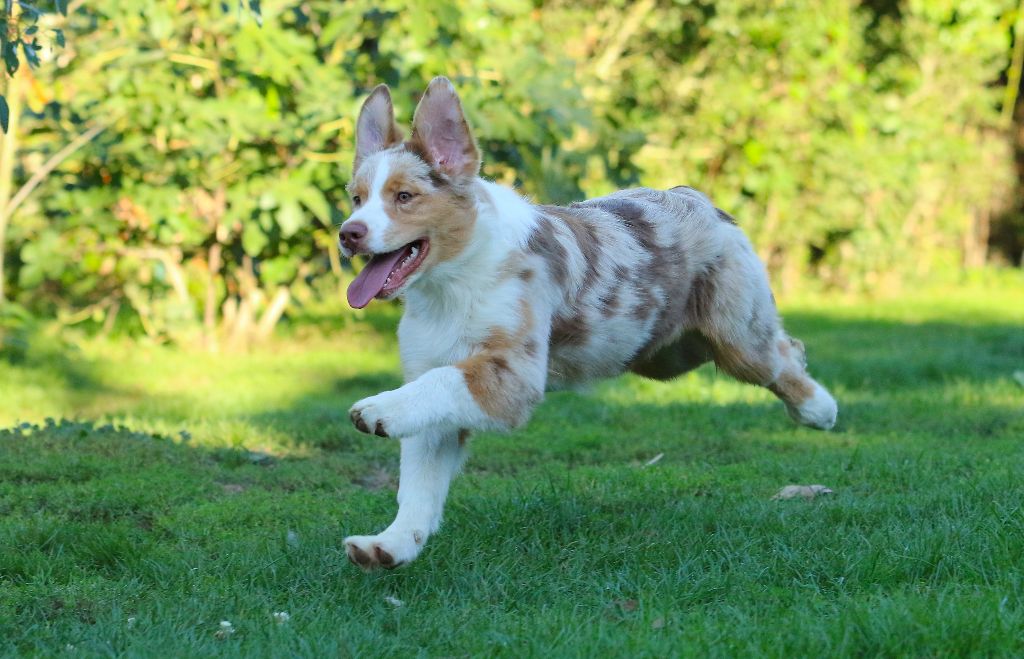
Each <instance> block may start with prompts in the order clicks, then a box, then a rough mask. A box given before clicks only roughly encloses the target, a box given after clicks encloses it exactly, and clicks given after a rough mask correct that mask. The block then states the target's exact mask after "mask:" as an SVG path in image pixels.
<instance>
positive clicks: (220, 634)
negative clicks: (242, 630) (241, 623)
mask: <svg viewBox="0 0 1024 659" xmlns="http://www.w3.org/2000/svg"><path fill="white" fill-rule="evenodd" d="M234 633H235V626H234V625H232V624H231V621H230V620H221V621H220V629H218V630H217V633H216V634H214V636H216V637H217V638H227V637H228V636H231V635H232V634H234Z"/></svg>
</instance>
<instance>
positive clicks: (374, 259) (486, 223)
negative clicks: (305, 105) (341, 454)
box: [339, 77, 837, 569]
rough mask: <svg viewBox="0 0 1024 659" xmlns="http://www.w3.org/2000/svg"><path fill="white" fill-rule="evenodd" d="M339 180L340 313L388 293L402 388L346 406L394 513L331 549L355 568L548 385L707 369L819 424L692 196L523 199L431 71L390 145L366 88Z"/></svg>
mask: <svg viewBox="0 0 1024 659" xmlns="http://www.w3.org/2000/svg"><path fill="white" fill-rule="evenodd" d="M352 169H353V175H352V179H351V182H350V183H349V186H348V190H349V193H350V195H351V199H352V208H353V212H352V215H351V216H350V217H349V218H348V220H346V221H345V223H344V224H342V226H341V229H340V235H339V238H340V243H341V250H342V252H343V254H344V255H345V256H347V257H352V256H354V255H357V254H359V255H363V256H365V257H366V258H367V262H366V265H365V266H364V267H363V269H362V271H361V272H360V273H359V275H358V276H357V277H356V278H355V279H354V280H353V281H352V283H351V285H350V286H349V288H348V301H349V304H351V305H352V306H353V307H356V308H362V307H365V306H366V305H367V304H369V303H370V301H371V300H373V299H375V298H376V299H379V300H390V299H393V298H396V297H401V298H403V299H404V307H405V310H404V315H403V316H402V320H401V323H400V324H399V327H398V338H399V343H400V352H401V359H402V368H403V371H404V375H405V384H404V385H403V386H401V387H399V388H398V389H395V390H393V391H385V392H383V393H380V394H377V395H376V396H371V397H369V398H365V399H363V400H360V401H359V402H357V403H356V404H355V405H353V406H352V408H351V410H350V412H349V413H350V416H351V419H352V422H353V423H354V424H355V426H356V428H358V429H359V430H360V431H362V432H364V433H370V434H374V435H378V436H380V437H393V438H395V439H397V440H399V441H400V442H401V468H400V480H399V488H398V514H397V516H396V518H395V521H394V522H393V523H392V524H391V525H390V526H389V527H388V528H387V529H385V530H384V531H382V532H381V533H379V534H378V535H365V536H364V535H358V536H351V537H348V538H346V539H345V544H346V550H347V553H348V557H349V559H350V560H351V561H352V562H353V563H355V564H356V565H359V566H360V567H362V568H364V569H372V568H376V567H384V568H393V567H397V566H399V565H403V564H405V563H408V562H409V561H412V560H413V559H414V558H416V556H418V555H419V553H420V551H421V550H422V549H423V546H424V543H425V542H426V541H427V538H428V537H429V536H430V535H431V534H432V533H434V532H435V531H437V529H438V526H439V525H440V523H441V514H442V510H443V507H444V501H445V498H446V496H447V494H448V486H449V483H450V482H451V480H452V478H453V477H454V476H455V475H456V473H457V472H458V471H459V469H460V466H461V464H462V461H463V458H464V455H465V443H466V439H467V437H468V436H469V433H470V432H471V431H473V430H502V431H507V430H511V429H513V428H517V427H519V426H521V425H523V424H524V423H526V421H527V419H529V417H530V413H531V411H532V410H533V408H534V407H535V406H536V405H537V404H538V403H540V402H541V400H542V399H543V397H544V392H545V390H547V389H551V388H561V387H565V386H569V385H574V384H578V383H583V382H587V381H591V380H594V379H597V378H606V377H611V376H614V375H618V374H620V373H623V372H624V371H631V372H633V373H637V374H639V375H641V376H645V377H649V378H655V379H659V380H664V379H669V378H673V377H675V376H677V375H679V374H681V373H685V372H687V371H689V370H691V369H694V368H696V367H698V366H700V365H701V364H703V363H705V362H708V361H714V362H715V364H717V365H718V367H719V368H720V369H721V370H723V371H725V372H726V373H728V374H730V375H731V376H733V377H734V378H736V379H738V380H741V381H743V382H749V383H751V384H756V385H760V386H762V387H765V388H767V389H768V390H769V391H771V392H772V393H773V394H775V395H776V396H777V397H778V398H780V399H781V400H782V402H783V403H784V404H785V407H786V410H787V411H788V412H789V415H790V416H791V417H792V418H793V419H795V420H796V421H797V422H798V423H801V424H804V425H807V426H811V427H814V428H821V429H828V428H831V427H832V425H833V424H834V423H835V420H836V414H837V406H836V402H835V400H834V399H833V398H832V396H831V395H830V394H829V393H828V391H826V390H825V388H824V387H822V386H821V385H820V384H818V383H817V382H816V381H815V380H814V379H812V378H811V376H810V375H808V374H807V370H806V361H805V358H804V347H803V344H802V343H801V342H800V341H798V340H796V339H794V338H792V337H790V336H789V335H787V334H786V333H785V332H784V331H783V329H782V326H781V324H780V321H779V317H778V313H777V311H776V309H775V300H774V298H773V296H772V293H771V290H770V288H769V285H768V278H767V276H766V273H765V269H764V267H763V266H762V264H761V262H760V261H759V260H758V258H757V256H756V255H755V253H754V250H753V248H752V247H751V245H750V242H749V241H748V240H747V238H746V236H745V235H744V234H743V232H742V231H741V230H740V228H739V227H738V226H737V225H736V222H735V221H734V220H733V218H732V217H731V216H730V215H729V214H727V213H726V212H724V211H722V210H719V209H718V208H716V207H715V206H714V205H713V204H712V203H711V202H710V201H709V200H708V198H707V197H706V196H704V195H703V194H701V193H700V192H698V191H696V190H694V189H692V188H689V187H686V186H679V187H675V188H672V189H670V190H665V191H663V190H652V189H648V188H637V189H631V190H623V191H620V192H616V193H614V194H610V195H608V196H606V197H600V198H597V199H590V200H587V201H582V202H578V203H574V204H571V205H569V206H543V205H535V204H533V203H531V202H530V201H528V200H526V199H524V198H523V197H522V196H520V195H519V194H518V193H516V192H515V191H514V190H512V189H510V188H507V187H504V186H501V185H498V184H496V183H492V182H490V181H486V180H484V179H482V178H480V177H479V172H480V151H479V149H478V148H477V145H476V142H475V140H474V138H473V134H472V132H471V131H470V127H469V124H468V123H467V122H466V118H465V116H464V114H463V111H462V105H461V103H460V101H459V97H458V95H457V94H456V92H455V89H454V87H453V86H452V84H451V82H449V81H448V79H446V78H443V77H439V78H435V79H434V80H433V81H432V82H431V83H430V85H429V86H428V87H427V90H426V92H425V93H424V94H423V97H422V99H421V100H420V103H419V105H418V107H417V108H416V112H415V114H414V117H413V122H412V134H411V136H410V137H409V138H408V139H404V138H403V135H402V131H401V130H400V129H399V128H398V126H397V125H396V124H395V119H394V109H393V106H392V102H391V95H390V92H389V91H388V88H387V87H386V86H384V85H381V86H379V87H377V88H376V89H374V90H373V92H372V93H371V94H370V96H369V97H368V98H367V100H366V102H365V103H364V104H363V107H362V110H361V112H360V114H359V119H358V121H357V124H356V152H355V159H354V163H353V167H352Z"/></svg>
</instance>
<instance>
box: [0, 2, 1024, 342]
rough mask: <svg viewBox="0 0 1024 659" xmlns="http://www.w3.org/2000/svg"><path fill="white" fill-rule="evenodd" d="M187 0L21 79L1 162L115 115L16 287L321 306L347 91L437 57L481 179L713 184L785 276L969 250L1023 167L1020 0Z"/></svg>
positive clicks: (101, 298)
mask: <svg viewBox="0 0 1024 659" xmlns="http://www.w3.org/2000/svg"><path fill="white" fill-rule="evenodd" d="M183 7H184V5H181V4H180V3H174V2H168V1H164V2H142V1H141V0H97V1H96V2H90V3H88V5H87V6H81V7H79V8H78V10H77V11H76V12H72V15H71V16H70V17H69V18H68V19H66V20H67V25H66V26H64V30H65V32H66V33H67V34H68V37H69V38H68V40H67V45H66V46H65V48H63V49H58V50H57V51H56V52H55V53H54V57H53V59H52V61H50V62H47V63H45V65H44V66H43V67H41V68H40V69H39V70H37V72H36V74H35V75H36V76H37V79H36V81H35V85H36V87H34V88H33V89H34V90H35V91H34V92H32V93H34V94H35V95H36V96H40V97H43V100H44V101H46V102H45V103H41V102H40V101H39V100H38V99H37V107H36V108H34V109H35V110H38V112H33V111H32V110H33V108H32V103H31V98H30V99H29V100H30V103H29V114H28V115H27V116H26V117H25V118H23V121H22V123H21V130H22V135H21V140H22V141H21V147H22V148H21V151H20V160H19V164H20V168H19V169H18V170H17V172H16V176H17V177H19V178H27V177H28V176H29V175H31V173H32V172H33V171H36V170H37V169H38V168H39V166H40V162H41V161H42V160H43V159H44V158H45V157H48V156H50V155H52V154H53V153H55V152H57V151H58V150H59V149H61V148H62V147H63V146H64V145H66V144H68V143H69V142H71V141H72V140H73V139H74V138H75V137H76V136H77V135H80V134H81V133H83V132H84V131H85V130H87V128H88V127H91V126H95V125H100V124H102V125H105V126H106V129H105V130H104V131H103V132H102V133H100V134H99V136H98V137H96V138H95V139H94V140H92V141H91V142H89V143H87V144H85V145H84V146H82V147H81V148H79V149H78V150H77V151H75V152H74V153H73V155H71V157H69V158H68V159H67V160H66V161H64V162H63V163H62V164H61V166H60V167H59V168H58V170H57V172H55V173H54V174H53V175H51V176H49V177H48V178H46V179H45V181H44V182H43V183H42V185H41V186H40V187H39V189H38V190H37V191H36V193H35V194H34V195H32V197H31V198H30V199H29V200H28V201H27V202H26V203H24V204H22V206H21V207H20V209H19V211H18V214H17V215H16V216H15V217H14V218H13V221H12V226H11V228H10V231H9V235H8V237H7V240H6V244H5V245H4V249H5V250H6V252H7V255H8V268H7V271H6V272H5V273H4V274H5V277H6V280H7V283H8V291H9V294H8V297H10V298H13V299H15V300H17V301H19V302H20V303H21V304H23V305H24V306H26V307H28V308H30V309H32V310H33V311H35V312H40V313H47V314H52V313H63V314H64V315H65V316H66V317H72V318H75V319H78V318H85V319H89V320H93V319H95V320H97V321H99V322H104V320H105V319H106V324H107V325H108V326H110V325H112V324H113V321H111V320H110V319H111V318H114V317H120V318H121V319H122V320H121V323H122V325H124V326H127V327H129V328H136V329H138V330H140V331H145V332H147V333H149V334H150V335H153V336H156V337H163V336H187V335H189V334H190V333H192V332H194V331H195V329H196V328H197V327H203V328H204V329H205V336H206V339H207V340H208V341H210V342H216V341H218V340H221V341H223V340H239V341H246V340H248V339H249V338H252V337H254V336H255V337H258V336H260V335H262V334H265V333H267V332H269V331H270V329H272V328H273V326H274V324H275V322H276V321H277V319H278V318H279V317H280V315H281V313H282V312H283V311H284V309H285V308H286V307H287V305H289V304H290V305H296V304H298V305H302V304H312V303H313V302H315V301H318V300H323V299H325V298H327V299H336V296H337V295H338V284H339V278H340V280H341V283H344V280H345V278H346V277H347V274H348V271H347V266H346V265H345V264H342V263H341V261H340V259H339V257H338V253H337V248H336V246H335V236H334V229H333V227H334V225H335V224H337V223H338V222H339V221H341V220H342V219H343V217H344V215H345V213H346V211H347V209H346V204H345V201H344V195H343V186H344V184H345V182H346V180H347V177H348V175H349V166H350V162H351V156H352V148H353V123H354V119H355V113H356V111H357V109H358V107H359V103H360V101H361V99H362V97H363V95H364V94H365V92H366V91H367V90H368V89H370V88H372V86H374V85H376V84H378V83H380V82H386V83H388V84H390V85H391V86H392V87H393V90H394V96H395V99H396V105H397V109H398V112H399V115H400V117H401V118H402V119H404V120H408V119H409V115H410V114H411V111H412V108H413V107H414V105H415V102H416V100H417V98H418V94H419V93H421V91H422V89H423V87H424V86H425V84H426V82H427V81H428V80H429V79H430V78H431V77H433V76H434V75H437V74H446V75H448V76H449V77H451V78H453V79H454V80H455V82H456V84H457V86H458V87H459V90H460V92H461V94H462V96H463V99H464V102H465V105H466V109H467V113H468V115H469V116H470V118H471V120H472V122H473V124H474V127H475V129H476V131H477V134H478V137H479V139H480V142H481V145H482V146H483V148H484V150H485V160H486V166H485V175H487V176H489V177H492V178H495V179H498V180H501V181H504V182H507V183H512V184H517V185H519V186H520V187H521V189H522V190H523V191H524V192H525V193H526V194H528V195H530V196H532V197H534V198H536V199H537V200H539V201H544V202H566V201H570V200H573V199H577V198H580V197H582V196H584V195H595V194H601V193H604V192H607V191H610V190H612V189H614V188H617V187H621V186H627V185H636V184H644V185H651V186H656V187H667V186H672V185H678V184H683V183H685V184H688V185H693V186H694V187H698V188H701V189H704V190H706V191H708V192H709V193H710V194H712V196H713V197H714V198H715V199H716V201H717V203H718V204H719V205H720V206H721V207H723V208H725V209H726V210H728V211H729V212H731V213H732V214H734V215H736V216H737V218H738V219H739V221H740V223H741V225H742V226H743V227H744V228H745V229H746V230H747V231H748V232H749V233H750V235H751V237H752V238H753V239H754V241H755V243H756V245H757V247H758V250H759V252H760V253H761V255H762V257H763V258H764V259H765V261H766V262H767V263H768V264H769V268H770V270H771V271H772V274H773V276H775V278H776V280H777V281H778V282H780V283H781V284H783V285H784V286H785V287H796V286H798V285H800V284H801V283H803V285H807V284H808V283H812V284H813V283H814V282H817V283H818V284H819V285H822V286H836V287H842V288H853V289H861V288H871V287H874V286H877V285H880V284H883V283H886V282H889V281H899V280H905V279H913V278H921V277H926V276H930V275H932V274H933V273H935V272H936V271H940V270H946V271H955V270H957V269H958V268H960V267H961V266H962V265H964V264H968V265H971V264H974V263H976V262H978V260H979V256H978V254H979V252H980V254H981V256H980V259H981V260H983V259H984V242H983V236H984V233H985V232H984V231H982V229H984V226H981V224H983V223H986V222H987V221H988V220H987V218H988V217H990V216H991V215H992V214H993V212H995V211H997V210H999V208H1000V204H1001V203H1003V202H1002V200H1003V199H1004V198H1005V197H1006V196H1007V194H1008V190H1009V188H1010V183H1011V180H1012V174H1013V172H1012V156H1011V154H1010V149H1009V145H1008V140H1007V139H1006V135H1005V133H1004V132H1003V131H1002V130H1001V129H1000V128H999V101H1000V98H1001V95H1002V93H1003V90H1002V87H1000V86H999V85H997V84H994V83H996V82H997V81H998V80H999V79H1000V76H1001V75H1002V74H1003V72H1004V71H1005V70H1006V68H1007V66H1008V61H1009V57H1010V38H1011V30H1010V25H1011V24H1012V21H1013V19H1014V18H1015V16H1016V14H1015V7H1014V6H1013V5H1012V3H1010V2H1009V1H1008V0H1007V1H1001V0H990V1H982V0H975V1H972V2H953V1H952V0H942V1H934V0H913V1H909V2H902V3H893V2H888V3H887V2H882V1H879V2H871V3H865V4H861V3H858V2H853V1H852V0H823V2H819V3H768V2H763V1H760V2H759V1H757V0H721V1H719V2H694V1H680V2H669V1H668V0H639V1H638V2H625V1H621V0H620V1H619V2H613V3H605V2H601V3H598V2H583V3H580V2H547V3H542V4H540V3H533V2H526V1H521V0H503V1H501V2H482V1H474V0H461V1H456V0H443V1H441V2H427V1H425V0H416V1H413V2H393V1H392V2H372V3H371V2H366V1H356V2H345V3H338V2H334V1H331V0H309V1H307V2H301V3H294V2H284V1H273V2H265V3H262V17H261V21H258V20H257V17H255V16H253V15H252V14H251V13H249V12H245V11H242V10H240V9H239V7H238V5H237V3H221V2H212V1H205V2H194V3H189V4H188V6H187V7H188V8H187V9H183ZM52 19H53V20H54V21H58V24H61V25H63V23H59V22H60V21H63V20H65V19H62V18H61V17H59V16H56V15H55V16H53V17H52ZM258 23H261V24H258ZM29 96H30V97H31V93H30V94H29ZM979 235H980V236H982V238H981V239H979V238H978V236H979ZM979 241H981V242H979ZM119 314H120V316H118V315H119Z"/></svg>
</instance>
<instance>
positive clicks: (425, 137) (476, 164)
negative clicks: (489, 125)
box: [410, 76, 480, 177]
mask: <svg viewBox="0 0 1024 659" xmlns="http://www.w3.org/2000/svg"><path fill="white" fill-rule="evenodd" d="M410 142H412V143H413V144H414V145H416V146H417V147H419V150H420V151H421V152H422V153H423V155H424V156H426V158H427V162H428V164H429V165H431V166H432V167H434V168H436V169H438V170H440V171H441V172H443V173H445V174H447V175H449V176H453V177H461V176H476V175H477V174H478V173H479V172H480V152H479V151H478V150H477V147H476V141H475V140H474V139H473V133H472V132H471V131H470V129H469V124H468V123H467V122H466V116H465V115H464V114H463V113H462V103H460V102H459V95H458V94H456V93H455V87H453V86H452V83H451V81H450V80H448V78H445V77H443V76H438V77H437V78H434V79H433V80H431V81H430V84H429V85H427V91H426V92H424V94H423V98H422V99H420V104H419V105H418V106H416V114H415V115H413V120H412V137H411V138H410Z"/></svg>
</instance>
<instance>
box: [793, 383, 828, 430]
mask: <svg viewBox="0 0 1024 659" xmlns="http://www.w3.org/2000/svg"><path fill="white" fill-rule="evenodd" d="M787 407H788V406H787ZM788 410H789V415H790V416H791V417H793V419H794V420H795V421H796V422H797V423H801V424H803V425H805V426H810V427H812V428H818V429H819V430H828V429H830V428H831V427H832V426H834V425H835V424H836V416H837V415H838V414H839V406H838V405H836V399H835V398H832V395H831V394H829V393H828V391H826V390H825V388H824V387H822V386H821V385H819V384H817V383H815V386H814V394H813V395H812V396H811V397H810V398H808V399H807V400H805V401H804V402H802V403H800V405H797V406H793V407H788Z"/></svg>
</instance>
